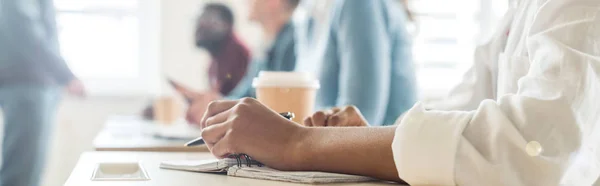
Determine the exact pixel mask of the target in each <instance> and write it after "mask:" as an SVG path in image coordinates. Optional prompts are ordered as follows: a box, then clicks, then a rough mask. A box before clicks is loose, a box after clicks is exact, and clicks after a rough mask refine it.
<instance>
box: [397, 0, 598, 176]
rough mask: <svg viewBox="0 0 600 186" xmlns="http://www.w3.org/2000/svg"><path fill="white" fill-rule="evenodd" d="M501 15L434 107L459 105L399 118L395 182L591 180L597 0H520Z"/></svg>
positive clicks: (594, 169) (594, 138)
mask: <svg viewBox="0 0 600 186" xmlns="http://www.w3.org/2000/svg"><path fill="white" fill-rule="evenodd" d="M507 20H509V21H507V22H505V23H507V24H504V25H503V28H502V29H500V31H499V32H498V33H497V34H496V38H495V39H494V40H493V41H492V42H491V43H490V44H488V45H486V46H484V47H482V48H480V50H479V51H478V52H477V54H478V56H477V58H478V59H477V60H476V64H475V68H473V69H472V70H471V71H470V73H469V74H468V76H466V78H465V80H467V81H465V83H463V84H461V85H459V86H458V88H457V89H455V90H454V91H453V93H452V94H451V96H450V98H454V99H452V104H447V105H444V107H442V109H444V110H450V109H453V106H454V108H455V109H458V110H465V111H439V110H431V111H426V110H425V109H424V106H423V105H421V104H417V105H416V106H415V107H414V108H412V109H411V110H409V111H408V112H407V114H406V115H405V116H404V118H403V119H402V120H401V121H400V123H399V126H398V128H397V130H396V135H395V139H394V142H393V145H392V147H393V152H394V158H395V163H396V167H397V169H398V173H399V176H400V178H401V179H403V180H405V181H406V182H408V183H410V184H412V185H510V186H519V185H527V186H535V185H543V186H552V185H575V186H579V185H592V184H593V183H594V182H595V181H596V180H597V178H598V176H599V174H600V151H599V150H600V149H599V148H600V1H599V0H521V1H520V2H518V4H517V6H516V7H514V9H513V10H510V11H509V13H508V15H507ZM508 28H510V32H506V31H507V30H508ZM505 29H506V30H505ZM503 35H508V36H507V37H504V38H503ZM469 98H472V99H469ZM476 103H478V104H476ZM471 109H474V110H471Z"/></svg>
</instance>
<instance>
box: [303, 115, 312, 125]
mask: <svg viewBox="0 0 600 186" xmlns="http://www.w3.org/2000/svg"><path fill="white" fill-rule="evenodd" d="M304 126H307V127H312V126H313V124H312V117H310V116H309V117H306V118H304Z"/></svg>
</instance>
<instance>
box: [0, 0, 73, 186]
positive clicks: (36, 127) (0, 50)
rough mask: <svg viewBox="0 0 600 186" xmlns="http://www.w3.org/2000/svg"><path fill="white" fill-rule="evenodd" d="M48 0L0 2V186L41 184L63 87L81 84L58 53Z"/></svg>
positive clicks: (49, 1) (55, 32)
mask: <svg viewBox="0 0 600 186" xmlns="http://www.w3.org/2000/svg"><path fill="white" fill-rule="evenodd" d="M54 14H55V12H54V6H53V2H52V1H51V0H1V1H0V109H2V111H3V113H4V138H3V140H4V142H3V144H2V159H1V163H2V167H1V168H0V186H13V185H14V186H36V185H38V184H39V181H40V178H41V175H42V172H43V169H44V165H45V159H46V154H47V148H46V147H47V146H48V145H49V143H48V142H49V141H50V139H51V138H50V131H51V130H52V122H53V121H54V115H55V111H56V107H57V105H58V103H59V100H60V95H61V92H62V87H63V86H67V88H68V89H67V90H68V91H69V92H70V93H74V94H76V95H79V96H83V94H84V89H83V85H82V84H81V82H80V81H78V80H77V79H76V78H75V76H74V75H73V73H72V72H71V71H70V70H69V68H68V66H67V64H66V63H65V61H64V60H63V59H62V57H61V56H60V54H59V48H58V41H57V40H58V36H57V30H56V23H55V22H56V21H55V17H54V16H55V15H54Z"/></svg>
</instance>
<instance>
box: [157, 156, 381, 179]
mask: <svg viewBox="0 0 600 186" xmlns="http://www.w3.org/2000/svg"><path fill="white" fill-rule="evenodd" d="M246 157H247V156H246ZM160 168H162V169H171V170H180V171H191V172H204V173H227V175H228V176H235V177H243V178H253V179H263V180H273V181H284V182H293V183H305V184H325V183H356V182H368V181H375V179H373V178H370V177H364V176H356V175H348V174H337V173H327V172H304V171H279V170H275V169H272V168H268V167H265V166H263V165H262V164H261V163H259V162H257V161H253V160H252V159H250V158H248V159H247V158H240V157H235V158H228V159H222V160H217V159H213V160H195V161H190V160H182V161H164V162H162V163H161V164H160Z"/></svg>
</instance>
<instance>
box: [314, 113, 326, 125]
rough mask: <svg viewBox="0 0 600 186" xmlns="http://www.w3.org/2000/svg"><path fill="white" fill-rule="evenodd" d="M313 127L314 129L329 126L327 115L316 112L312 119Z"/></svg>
mask: <svg viewBox="0 0 600 186" xmlns="http://www.w3.org/2000/svg"><path fill="white" fill-rule="evenodd" d="M311 120H312V126H314V127H325V126H327V115H326V114H325V112H323V111H319V112H316V113H315V114H313V116H312V117H311Z"/></svg>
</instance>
